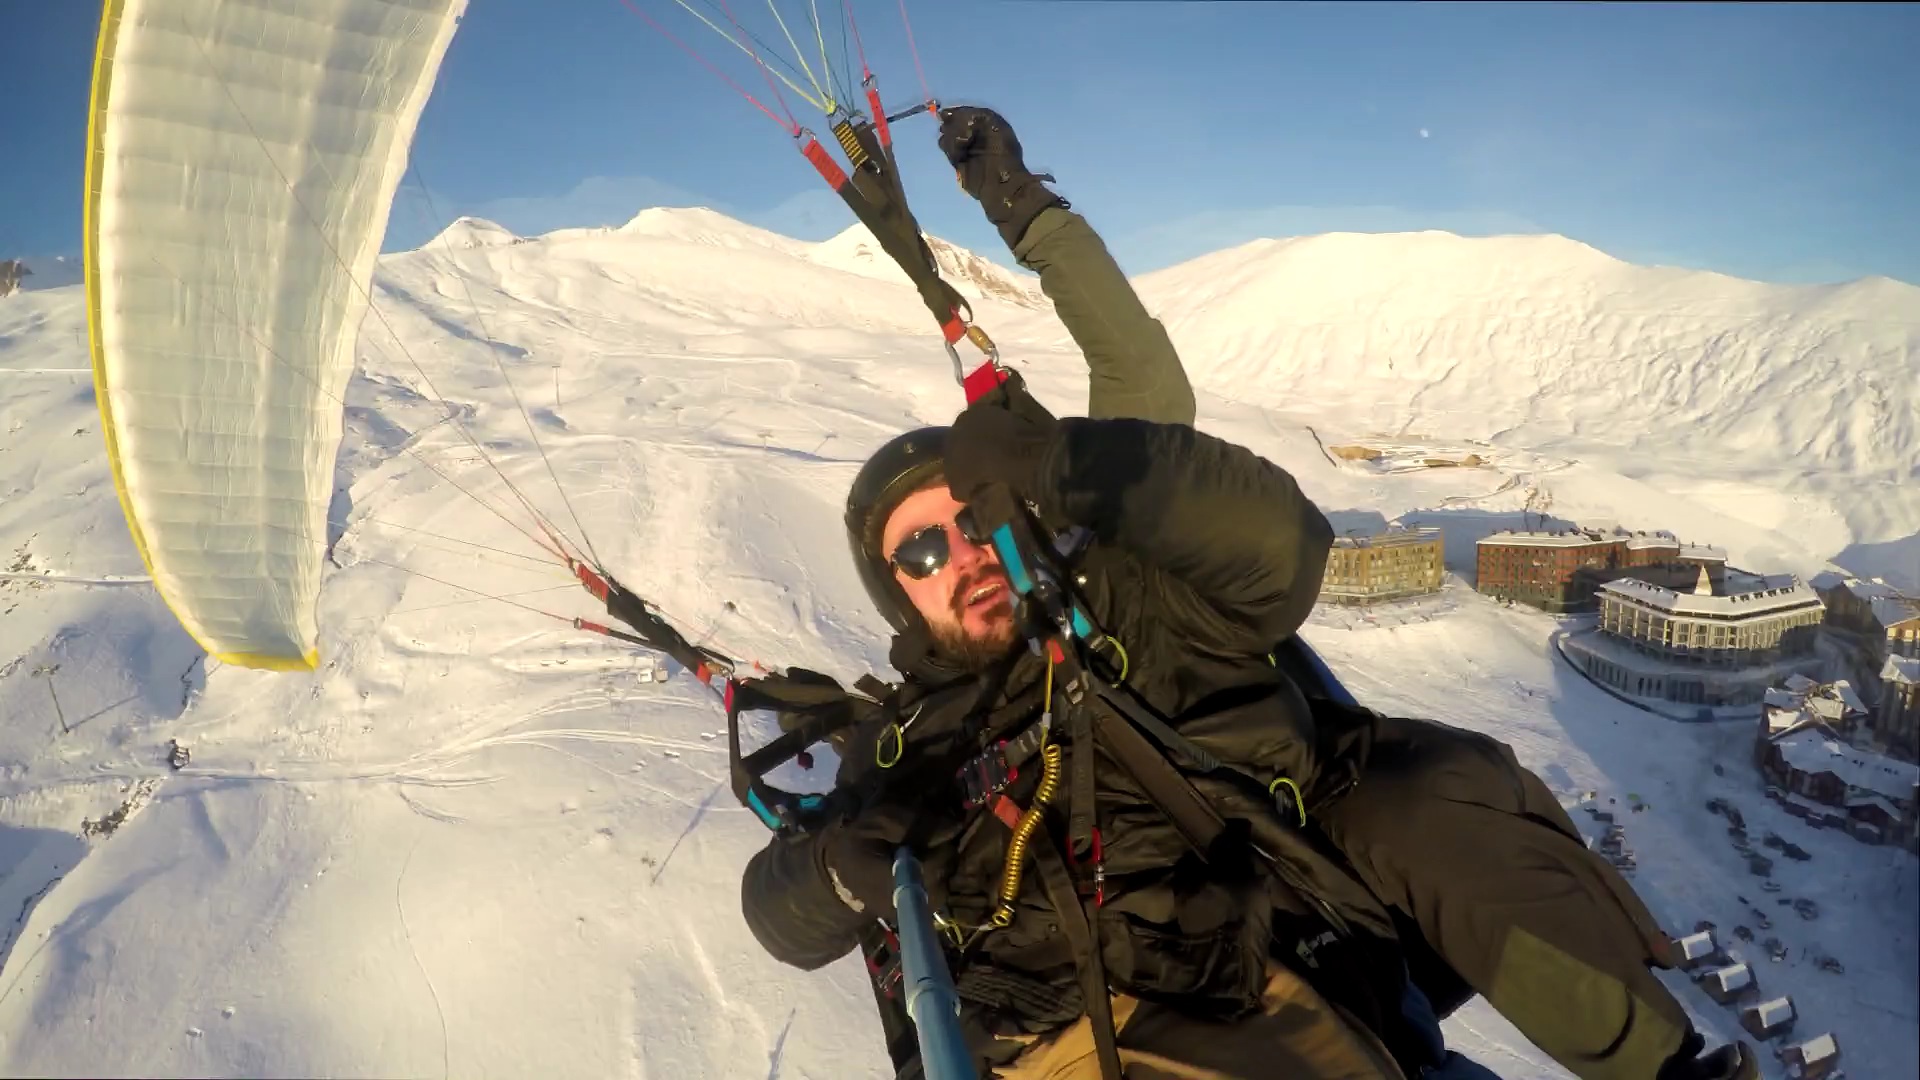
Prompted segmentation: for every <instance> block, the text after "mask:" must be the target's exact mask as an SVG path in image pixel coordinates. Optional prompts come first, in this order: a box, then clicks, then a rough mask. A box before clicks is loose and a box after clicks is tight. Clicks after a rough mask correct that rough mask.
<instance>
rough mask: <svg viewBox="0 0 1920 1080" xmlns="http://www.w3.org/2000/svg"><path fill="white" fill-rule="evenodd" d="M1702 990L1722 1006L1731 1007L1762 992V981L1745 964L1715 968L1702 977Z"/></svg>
mask: <svg viewBox="0 0 1920 1080" xmlns="http://www.w3.org/2000/svg"><path fill="white" fill-rule="evenodd" d="M1700 988H1701V989H1702V990H1705V991H1706V992H1707V996H1708V997H1710V998H1712V999H1713V1000H1715V1001H1717V1002H1719V1003H1720V1004H1722V1005H1731V1004H1733V1003H1735V1002H1737V1001H1740V1000H1741V999H1743V998H1748V997H1752V996H1753V995H1754V994H1756V993H1758V992H1759V991H1760V980H1759V979H1757V978H1755V977H1754V974H1753V969H1752V968H1750V967H1748V966H1747V965H1745V964H1730V965H1728V966H1727V967H1722V968H1715V969H1713V970H1712V971H1709V972H1707V973H1706V974H1704V975H1702V976H1700Z"/></svg>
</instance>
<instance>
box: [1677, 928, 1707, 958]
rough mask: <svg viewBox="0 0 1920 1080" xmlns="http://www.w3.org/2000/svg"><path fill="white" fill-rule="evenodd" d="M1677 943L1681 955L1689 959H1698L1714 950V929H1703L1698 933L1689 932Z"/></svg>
mask: <svg viewBox="0 0 1920 1080" xmlns="http://www.w3.org/2000/svg"><path fill="white" fill-rule="evenodd" d="M1676 944H1678V945H1679V946H1680V955H1681V956H1683V957H1686V958H1687V959H1688V960H1698V959H1700V958H1701V957H1703V956H1708V955H1711V954H1712V952H1713V931H1711V930H1702V931H1700V932H1699V933H1697V934H1688V935H1687V936H1686V937H1683V938H1681V939H1680V940H1679V941H1678V942H1677V943H1676Z"/></svg>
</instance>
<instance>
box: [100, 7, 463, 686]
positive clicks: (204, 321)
mask: <svg viewBox="0 0 1920 1080" xmlns="http://www.w3.org/2000/svg"><path fill="white" fill-rule="evenodd" d="M465 7H466V0H303V2H302V3H301V4H300V5H298V6H297V7H289V6H287V5H270V4H261V3H237V2H223V0H164V2H163V0H108V3H107V4H106V8H105V11H104V15H103V18H102V20H101V24H100V37H99V43H98V53H97V56H96V60H95V64H94V79H93V97H92V104H91V108H90V114H89V124H88V140H87V191H86V200H85V215H86V238H85V243H86V248H85V253H84V258H85V265H86V297H87V311H88V325H89V331H90V346H91V350H92V355H93V371H94V386H95V393H96V397H97V399H98V402H99V407H100V415H101V417H102V420H103V429H104V431H105V435H106V444H107V454H108V457H109V459H110V460H111V462H112V467H113V477H114V483H115V485H116V487H117V488H118V490H119V494H120V501H121V506H122V509H123V510H124V511H125V514H126V520H127V525H128V527H129V529H130V530H131V531H132V534H133V541H134V545H135V546H136V547H137V548H138V549H139V552H140V557H141V559H143V560H144V561H145V562H146V564H147V568H148V570H149V572H150V573H151V574H152V576H153V582H154V586H155V588H156V589H157V590H158V591H159V593H160V596H161V597H162V598H163V599H165V601H166V602H167V604H168V606H169V607H171V608H172V610H173V612H174V614H175V615H176V616H177V617H178V618H179V620H180V623H181V625H183V626H184V627H185V628H186V629H187V631H188V632H189V633H190V634H192V635H193V637H194V638H195V640H197V641H198V642H199V643H200V644H201V645H202V646H203V647H204V648H206V650H207V651H208V652H209V653H211V654H213V655H214V656H215V657H217V658H219V659H221V660H223V661H226V662H228V663H232V664H238V665H243V666H247V667H260V668H273V669H304V668H311V667H313V666H314V665H315V663H316V660H317V650H316V640H317V636H318V631H317V626H316V619H315V608H316V604H317V599H318V593H319V579H320V568H321V562H322V558H323V548H324V542H325V536H326V511H327V505H328V502H329V499H330V497H331V495H332V483H333V462H334V455H335V452H336V450H337V449H338V446H339V442H340V436H341V428H342V411H343V408H344V406H343V404H342V400H341V395H342V394H343V393H344V392H345V389H346V383H347V380H348V378H349V377H350V376H351V374H352V371H353V355H354V353H353V350H354V341H355V336H356V334H357V332H358V328H359V324H360V320H361V317H362V316H363V315H364V314H365V312H366V310H367V306H368V304H369V303H370V301H371V295H370V293H369V292H368V279H369V276H370V274H371V271H372V268H373V261H374V258H375V256H376V255H377V254H378V253H379V247H380V240H381V237H382V236H383V234H384V233H385V231H386V224H387V214H388V208H389V206H390V205H391V202H392V199H393V193H394V189H395V188H396V186H397V185H398V184H399V182H400V178H401V175H402V174H403V173H404V172H405V171H406V165H407V146H408V142H409V141H410V139H411V138H412V135H413V131H414V126H415V124H416V122H417V121H418V119H419V116H420V110H421V108H422V106H423V105H424V104H425V103H426V99H427V94H428V91H429V89H430V87H431V86H432V84H433V79H434V75H435V73H436V72H437V71H438V69H439V66H440V61H441V58H442V56H443V55H444V54H445V51H446V48H447V43H448V41H449V40H450V39H451V38H452V36H453V32H454V27H455V24H456V23H457V22H458V20H459V17H460V14H461V12H462V11H464V10H465Z"/></svg>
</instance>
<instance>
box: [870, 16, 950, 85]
mask: <svg viewBox="0 0 1920 1080" xmlns="http://www.w3.org/2000/svg"><path fill="white" fill-rule="evenodd" d="M900 25H901V26H904V27H906V30H907V51H908V52H909V53H912V54H913V71H914V74H916V75H918V76H920V89H921V90H922V91H924V92H925V93H926V95H927V100H928V101H932V100H933V87H931V86H929V85H927V69H925V68H923V67H921V66H920V48H919V46H917V45H915V44H914V43H913V21H912V20H910V19H908V18H907V0H900ZM861 62H862V63H865V60H864V59H862V61H861Z"/></svg>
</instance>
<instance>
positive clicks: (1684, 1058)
mask: <svg viewBox="0 0 1920 1080" xmlns="http://www.w3.org/2000/svg"><path fill="white" fill-rule="evenodd" d="M1705 1043H1706V1040H1705V1039H1703V1038H1701V1036H1700V1034H1699V1033H1698V1032H1689V1033H1688V1034H1687V1036H1686V1038H1685V1039H1684V1040H1683V1041H1682V1042H1681V1044H1680V1051H1679V1052H1678V1053H1676V1054H1674V1055H1673V1057H1672V1058H1670V1059H1669V1060H1668V1061H1667V1063H1666V1064H1665V1065H1662V1066H1661V1067H1660V1075H1659V1080H1760V1065H1759V1063H1758V1062H1756V1061H1754V1059H1753V1051H1751V1050H1749V1049H1748V1048H1747V1044H1746V1043H1743V1042H1732V1043H1728V1044H1726V1045H1725V1046H1720V1047H1716V1048H1714V1049H1713V1050H1712V1051H1711V1052H1710V1053H1706V1054H1700V1048H1701V1046H1703V1045H1705ZM1695 1054H1699V1055H1700V1056H1698V1057H1695V1056H1694V1055H1695Z"/></svg>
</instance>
